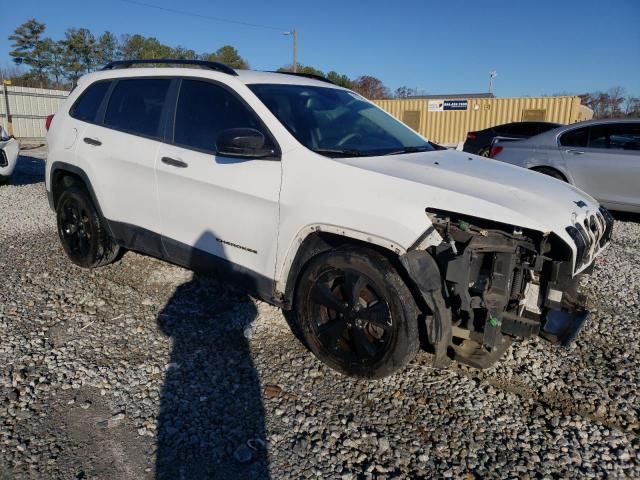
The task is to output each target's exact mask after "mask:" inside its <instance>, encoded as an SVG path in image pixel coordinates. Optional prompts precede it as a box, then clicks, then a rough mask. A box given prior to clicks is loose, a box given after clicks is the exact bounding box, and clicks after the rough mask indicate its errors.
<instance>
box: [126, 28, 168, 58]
mask: <svg viewBox="0 0 640 480" xmlns="http://www.w3.org/2000/svg"><path fill="white" fill-rule="evenodd" d="M172 53H173V49H172V48H171V47H169V46H167V45H164V44H163V43H160V41H159V40H158V39H157V38H155V37H144V36H142V35H138V34H135V35H123V37H122V40H121V42H120V56H121V57H122V58H123V59H124V60H148V59H152V58H169V57H171V54H172Z"/></svg>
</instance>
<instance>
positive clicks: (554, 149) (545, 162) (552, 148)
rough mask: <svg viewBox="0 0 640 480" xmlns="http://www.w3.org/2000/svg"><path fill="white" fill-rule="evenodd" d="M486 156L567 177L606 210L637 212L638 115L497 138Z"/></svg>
mask: <svg viewBox="0 0 640 480" xmlns="http://www.w3.org/2000/svg"><path fill="white" fill-rule="evenodd" d="M491 157H492V158H495V159H496V160H500V161H502V162H506V163H511V164H513V165H518V166H520V167H524V168H528V169H531V170H536V171H538V172H541V173H545V174H547V175H550V176H552V177H555V178H557V179H559V180H563V181H565V182H569V183H570V184H572V185H575V186H576V187H578V188H580V189H581V190H584V191H585V192H587V193H588V194H590V195H591V196H592V197H594V198H596V199H597V200H598V201H599V202H600V203H602V204H603V205H605V206H606V207H607V208H609V209H610V210H620V211H627V212H640V120H631V119H614V120H591V121H588V122H580V123H574V124H573V125H567V126H564V127H560V128H556V129H553V130H549V131H548V132H545V133H542V134H540V135H536V136H535V137H531V138H528V139H526V140H520V141H511V142H498V143H496V144H495V145H494V146H493V148H492V149H491Z"/></svg>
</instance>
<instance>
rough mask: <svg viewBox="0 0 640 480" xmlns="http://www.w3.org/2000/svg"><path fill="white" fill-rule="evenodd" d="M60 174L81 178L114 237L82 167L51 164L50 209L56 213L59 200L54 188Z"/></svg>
mask: <svg viewBox="0 0 640 480" xmlns="http://www.w3.org/2000/svg"><path fill="white" fill-rule="evenodd" d="M58 172H66V173H71V174H73V175H76V176H78V177H80V179H81V180H82V181H83V183H84V186H85V188H86V189H87V192H89V196H90V197H91V201H92V202H93V204H94V205H95V207H96V210H97V211H98V215H99V216H100V218H101V219H102V220H105V222H104V224H105V225H106V227H107V230H108V232H109V234H110V235H112V236H113V231H112V230H111V226H110V225H109V222H108V221H106V219H105V217H104V215H103V214H102V209H101V208H100V202H98V197H97V196H96V193H95V191H94V189H93V186H92V185H91V181H90V180H89V177H88V175H87V174H86V173H85V171H84V170H82V169H81V168H80V167H77V166H76V165H71V164H70V163H66V162H60V161H56V162H53V163H52V164H51V169H50V171H49V186H50V190H47V200H48V201H49V207H51V209H52V210H54V211H55V209H56V205H55V203H56V201H57V198H54V193H53V188H54V180H55V178H56V174H57V173H58Z"/></svg>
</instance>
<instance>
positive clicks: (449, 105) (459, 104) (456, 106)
mask: <svg viewBox="0 0 640 480" xmlns="http://www.w3.org/2000/svg"><path fill="white" fill-rule="evenodd" d="M427 107H428V108H427V109H428V111H430V112H444V111H446V110H467V108H469V101H468V100H429V103H428V104H427Z"/></svg>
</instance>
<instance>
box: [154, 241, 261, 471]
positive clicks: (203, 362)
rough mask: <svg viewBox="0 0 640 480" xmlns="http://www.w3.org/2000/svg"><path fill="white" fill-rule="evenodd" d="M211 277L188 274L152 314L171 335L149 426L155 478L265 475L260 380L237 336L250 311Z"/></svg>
mask: <svg viewBox="0 0 640 480" xmlns="http://www.w3.org/2000/svg"><path fill="white" fill-rule="evenodd" d="M203 238H204V239H205V240H207V239H209V240H210V239H213V240H214V241H215V237H214V236H212V235H211V234H210V233H207V234H205V236H203ZM201 240H202V238H201ZM192 260H193V259H192ZM219 278H220V277H218V278H215V277H209V276H206V275H200V274H196V273H194V276H193V279H192V280H191V281H190V282H187V283H185V284H182V285H180V286H179V287H178V288H177V289H176V291H175V292H174V294H173V296H172V297H171V298H170V300H169V301H168V302H167V305H166V306H165V307H164V309H163V310H162V312H161V313H160V314H159V315H158V325H159V327H160V329H161V330H162V332H163V333H164V334H166V335H168V336H170V337H172V338H173V350H172V352H171V359H170V364H169V366H168V368H167V371H166V373H165V381H164V385H163V388H162V392H161V398H160V414H159V417H158V425H157V452H156V478H157V479H159V480H165V479H166V480H169V479H171V480H174V479H175V480H178V479H185V480H197V479H231V478H246V479H249V478H250V479H269V478H270V474H269V466H268V458H267V449H266V444H265V440H266V435H265V425H264V408H263V405H262V395H261V387H260V379H259V376H258V373H257V371H256V369H255V367H254V365H253V361H252V359H251V354H250V350H249V344H248V340H247V338H246V336H245V330H247V329H248V328H249V326H250V324H251V322H252V321H253V320H254V319H255V317H256V314H257V311H256V307H255V305H254V303H253V302H252V301H251V299H250V298H249V296H248V295H246V294H243V293H241V292H239V291H237V290H234V289H230V288H228V287H227V286H226V285H225V284H223V283H222V282H221V281H219Z"/></svg>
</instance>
